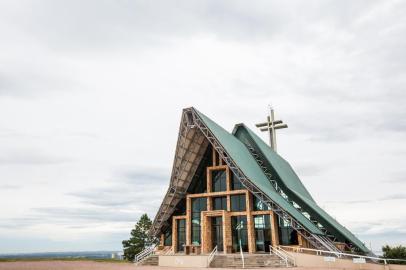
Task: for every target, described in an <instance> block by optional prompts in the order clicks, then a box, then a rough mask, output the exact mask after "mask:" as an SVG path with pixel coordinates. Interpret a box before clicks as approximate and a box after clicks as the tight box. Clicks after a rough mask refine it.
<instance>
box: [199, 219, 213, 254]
mask: <svg viewBox="0 0 406 270" xmlns="http://www.w3.org/2000/svg"><path fill="white" fill-rule="evenodd" d="M201 246H202V253H204V254H208V253H210V252H211V218H210V217H209V216H207V215H204V214H203V215H202V244H201Z"/></svg>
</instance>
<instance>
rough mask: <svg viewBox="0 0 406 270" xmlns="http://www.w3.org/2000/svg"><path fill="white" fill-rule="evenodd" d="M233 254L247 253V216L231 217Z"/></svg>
mask: <svg viewBox="0 0 406 270" xmlns="http://www.w3.org/2000/svg"><path fill="white" fill-rule="evenodd" d="M231 234H232V244H233V252H239V251H240V247H241V249H242V251H245V252H246V251H248V231H247V216H233V217H231Z"/></svg>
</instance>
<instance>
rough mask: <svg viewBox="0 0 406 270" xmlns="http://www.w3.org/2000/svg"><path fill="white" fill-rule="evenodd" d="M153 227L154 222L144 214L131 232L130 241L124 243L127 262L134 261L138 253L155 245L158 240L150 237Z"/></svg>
mask: <svg viewBox="0 0 406 270" xmlns="http://www.w3.org/2000/svg"><path fill="white" fill-rule="evenodd" d="M151 226H152V222H151V220H150V219H149V217H148V215H147V214H143V215H142V216H141V218H140V220H139V221H138V222H137V224H136V225H135V228H134V229H132V230H131V236H130V239H129V240H124V241H123V242H122V243H123V249H124V257H125V259H126V260H129V261H133V260H134V258H135V255H137V253H139V252H141V251H142V250H144V249H145V248H146V247H149V246H151V245H153V244H154V243H155V241H156V240H155V239H154V238H153V237H151V236H149V235H148V231H149V229H150V228H151Z"/></svg>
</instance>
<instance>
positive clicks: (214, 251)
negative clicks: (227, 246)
mask: <svg viewBox="0 0 406 270" xmlns="http://www.w3.org/2000/svg"><path fill="white" fill-rule="evenodd" d="M216 255H217V246H215V247H214V248H213V250H212V251H211V252H210V254H209V257H207V267H210V263H211V261H212V260H213V259H214V256H216Z"/></svg>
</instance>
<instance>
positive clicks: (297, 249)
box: [278, 246, 406, 264]
mask: <svg viewBox="0 0 406 270" xmlns="http://www.w3.org/2000/svg"><path fill="white" fill-rule="evenodd" d="M278 248H279V250H281V249H283V250H286V249H287V250H291V251H292V252H296V253H306V252H310V253H315V255H320V256H323V255H335V256H337V257H338V258H341V259H349V258H352V259H353V258H363V259H365V260H367V259H368V260H371V261H372V262H375V263H376V262H383V264H388V263H389V262H394V261H398V262H406V260H401V259H387V258H380V257H371V256H364V255H358V254H351V253H344V252H335V251H326V250H320V249H312V248H302V247H290V246H279V247H278Z"/></svg>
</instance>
